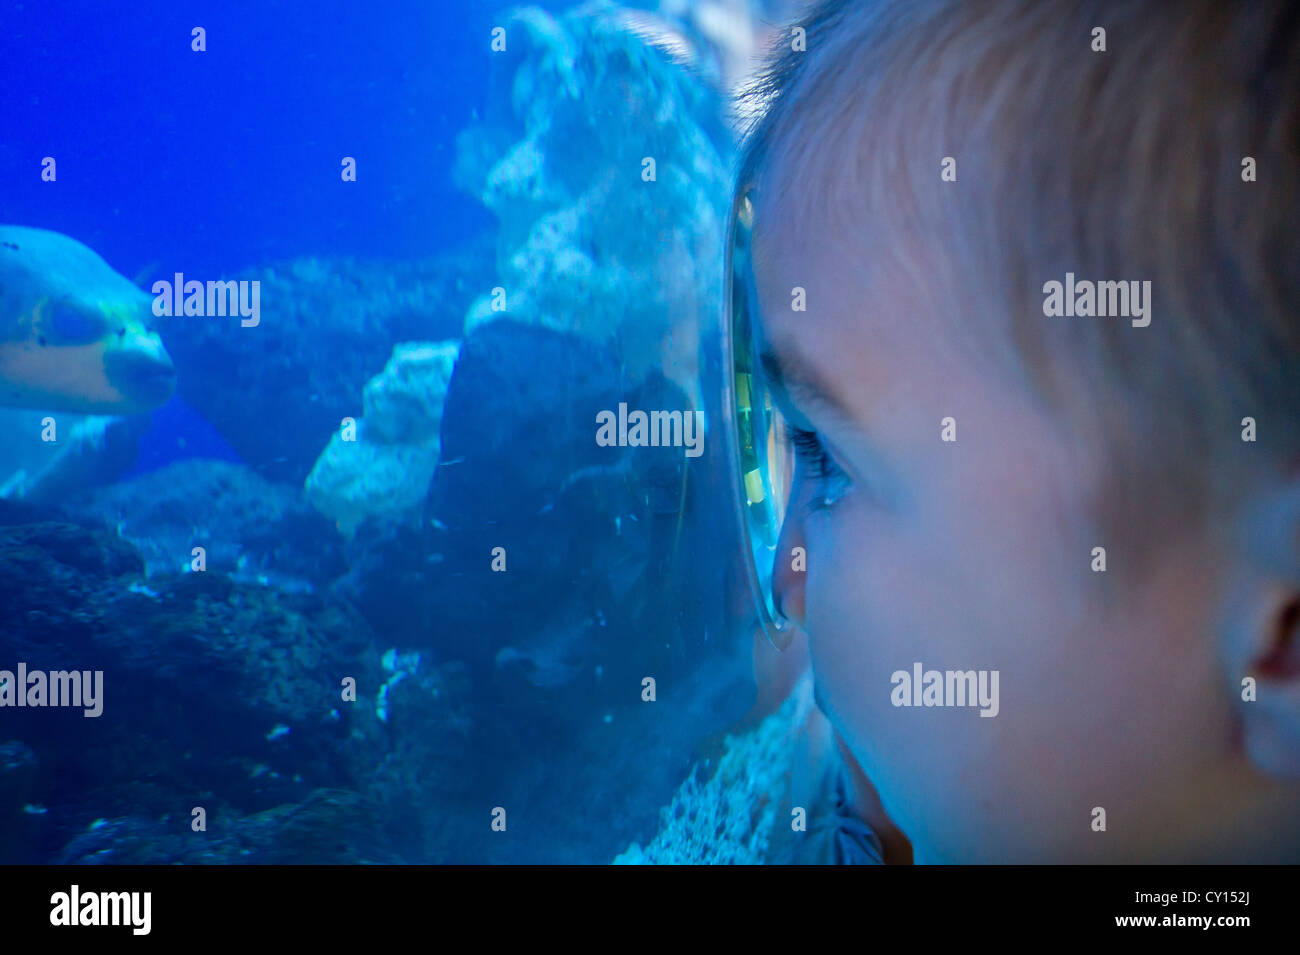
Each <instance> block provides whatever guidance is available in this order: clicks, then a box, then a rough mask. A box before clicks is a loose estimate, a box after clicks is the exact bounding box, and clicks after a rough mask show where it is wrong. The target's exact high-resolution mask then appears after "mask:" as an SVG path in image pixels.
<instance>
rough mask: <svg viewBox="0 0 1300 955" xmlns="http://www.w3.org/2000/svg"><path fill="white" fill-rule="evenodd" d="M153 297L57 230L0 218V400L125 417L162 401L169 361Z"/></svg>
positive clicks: (169, 380) (170, 375) (172, 385)
mask: <svg viewBox="0 0 1300 955" xmlns="http://www.w3.org/2000/svg"><path fill="white" fill-rule="evenodd" d="M153 319H154V316H153V308H152V298H151V297H150V296H149V295H148V294H147V293H146V292H144V291H143V290H142V289H140V288H138V287H137V286H135V285H133V284H132V283H131V282H130V280H128V279H127V278H125V277H124V276H122V275H120V274H118V273H117V272H115V271H113V269H112V268H111V267H109V265H108V263H106V262H105V261H104V260H103V259H102V258H100V256H99V255H98V254H96V253H95V252H94V251H92V250H91V249H90V248H88V247H87V246H85V245H83V244H82V243H80V242H78V241H77V240H75V239H72V238H70V237H68V236H66V235H63V234H61V233H58V232H52V231H49V230H46V229H35V228H29V227H27V226H16V225H0V405H3V406H8V407H15V408H38V409H41V410H48V411H68V412H75V413H78V414H113V415H126V414H135V413H139V412H144V411H149V410H152V409H153V408H156V407H158V406H160V405H162V404H163V403H165V402H166V401H167V400H168V399H169V398H170V397H171V396H172V394H173V393H174V392H175V390H176V367H175V365H174V364H173V363H172V359H171V356H170V355H168V354H167V349H166V348H164V347H163V343H162V340H161V339H160V338H159V337H158V334H157V332H156V331H154V329H153V327H152V322H153Z"/></svg>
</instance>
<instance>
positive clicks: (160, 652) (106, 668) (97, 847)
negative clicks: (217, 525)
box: [0, 522, 467, 862]
mask: <svg viewBox="0 0 1300 955" xmlns="http://www.w3.org/2000/svg"><path fill="white" fill-rule="evenodd" d="M142 569H143V567H142V561H141V560H140V558H139V556H138V555H137V554H136V553H135V551H134V548H133V547H132V546H131V545H130V544H129V543H127V542H126V541H123V540H121V539H119V538H117V537H116V536H114V535H112V534H110V533H109V532H107V531H104V530H100V529H97V528H86V527H79V526H76V525H71V524H66V523H53V522H45V523H39V524H28V525H9V526H3V527H0V578H2V579H5V580H11V581H22V586H17V587H6V588H3V589H0V619H3V620H4V621H5V624H6V625H5V627H4V628H3V629H2V630H0V669H8V670H10V671H16V664H17V663H19V662H21V663H24V664H25V665H26V669H27V672H28V673H31V672H34V671H37V670H45V671H54V670H72V669H75V670H81V671H86V670H89V671H101V672H102V674H103V676H102V697H101V702H102V712H101V715H100V716H99V717H98V718H86V716H85V715H84V713H83V709H82V708H51V707H32V706H27V707H22V708H16V707H15V708H10V707H5V708H4V710H0V714H2V715H3V717H4V725H5V737H6V738H7V739H10V740H14V741H16V742H17V743H20V744H21V745H22V746H23V747H26V748H27V750H30V752H31V753H32V754H34V758H35V760H36V761H37V764H38V765H39V767H40V772H39V773H38V774H37V776H36V778H35V780H34V782H33V783H32V784H31V785H28V786H27V787H26V788H27V792H26V793H24V797H23V798H24V801H25V803H26V802H30V803H31V804H33V805H36V806H39V807H42V810H43V811H42V812H41V813H39V814H32V813H24V814H23V815H22V816H21V817H19V818H18V820H17V824H18V825H20V826H21V827H23V829H22V831H21V832H19V833H18V834H17V838H16V840H15V844H29V845H33V848H32V849H31V851H30V854H29V856H28V857H26V858H23V859H21V860H14V861H23V862H47V861H52V860H53V859H54V858H56V857H59V856H60V854H61V853H62V852H63V850H62V848H61V847H63V846H65V845H67V844H68V843H70V842H71V843H72V845H71V846H70V847H69V848H68V851H67V853H66V855H65V858H67V859H69V861H72V860H76V861H94V859H93V858H92V857H93V856H96V854H99V855H100V861H127V860H131V859H135V860H143V859H148V860H149V861H169V862H170V861H186V860H190V861H194V860H195V859H196V858H197V854H199V853H200V852H201V851H202V850H201V849H200V848H199V847H201V846H202V845H203V844H204V842H205V841H208V840H211V841H214V842H216V843H220V844H222V845H224V846H226V847H227V848H226V849H222V850H221V852H223V853H224V852H227V851H228V849H229V846H230V845H234V844H238V845H239V846H241V847H244V848H247V847H249V846H251V845H252V844H253V843H255V842H257V841H258V840H259V839H263V836H265V841H266V843H267V846H266V848H264V849H256V848H255V849H254V852H253V855H252V858H249V857H248V855H247V854H244V856H243V857H242V859H241V860H240V861H275V860H279V861H306V860H308V859H311V860H315V861H357V859H358V858H365V859H369V860H376V859H382V858H385V856H384V853H389V855H390V856H391V855H392V854H393V853H395V852H396V851H397V849H398V847H399V846H400V842H398V843H394V842H391V841H387V840H388V836H387V835H386V831H388V830H391V829H392V828H393V826H394V820H393V818H392V817H391V816H390V815H388V814H387V813H381V814H380V816H378V817H359V818H358V819H357V820H354V822H353V823H351V824H349V825H353V824H354V825H356V826H362V827H367V826H368V827H370V828H369V829H368V835H367V837H366V840H353V841H352V842H348V843H347V845H343V846H334V843H333V842H331V841H330V840H333V839H335V837H336V834H340V833H345V832H348V831H352V830H349V829H348V828H347V826H345V825H344V824H343V823H342V822H341V821H340V820H339V817H337V816H334V815H329V814H326V815H325V816H320V817H319V819H318V822H319V825H320V827H321V828H319V829H314V824H313V825H309V824H308V823H307V822H305V821H303V820H304V814H310V813H313V812H315V810H311V809H310V807H311V806H312V805H314V804H315V801H316V800H317V798H318V797H317V796H316V795H313V794H318V793H319V791H321V790H331V791H337V790H346V791H347V792H348V793H351V794H352V795H350V796H348V797H347V799H346V800H345V802H346V803H347V804H351V803H355V802H357V800H363V801H364V803H365V804H366V805H378V806H387V805H402V806H410V805H415V804H418V801H419V800H420V799H424V798H428V797H429V794H430V793H433V794H435V795H436V794H440V793H442V792H444V790H446V789H448V788H452V787H454V785H455V783H456V780H457V776H456V774H454V773H444V774H442V775H439V776H438V777H436V778H423V779H418V780H417V779H415V778H414V777H413V776H412V775H411V774H412V773H413V772H414V769H413V767H414V766H416V765H419V766H421V767H428V766H430V765H432V764H433V763H434V762H435V761H437V760H444V761H454V760H455V759H456V758H457V757H458V754H462V753H463V751H464V748H465V747H464V744H463V742H462V741H463V739H464V738H465V734H466V732H467V729H466V725H467V724H466V718H465V717H464V716H463V715H462V714H461V708H462V707H463V705H464V695H465V691H464V690H463V687H462V684H463V681H461V682H457V681H454V680H452V681H449V680H448V679H446V678H444V676H443V671H442V670H440V669H438V668H434V667H433V666H432V664H431V663H422V664H421V665H420V666H419V667H417V668H416V669H415V670H414V671H413V672H412V674H411V676H410V677H409V678H408V679H407V680H406V681H404V682H403V684H402V685H401V687H399V688H397V689H398V690H400V692H390V693H388V694H387V696H388V700H387V707H388V711H389V712H388V718H387V720H381V719H380V717H379V716H378V714H377V712H376V709H377V707H376V703H377V700H378V696H379V692H380V687H382V686H384V685H385V681H386V680H390V679H391V674H387V673H386V672H385V670H384V668H383V666H382V665H381V658H382V656H383V654H382V651H381V650H380V647H379V644H378V642H377V641H376V639H375V637H374V634H373V633H372V632H371V631H370V629H369V628H368V627H367V625H366V624H365V622H364V621H363V620H361V619H360V618H359V617H357V615H356V614H355V612H354V611H351V610H350V609H349V608H348V607H346V606H345V605H339V604H331V603H327V602H325V601H324V600H322V599H320V598H318V597H313V596H309V595H302V594H288V593H284V592H282V591H278V590H275V589H273V588H269V587H263V586H259V585H256V584H241V583H239V582H236V581H233V580H231V579H230V578H229V577H226V576H224V575H221V574H215V573H192V574H187V575H185V576H183V577H161V578H154V579H152V580H150V581H149V583H148V584H147V585H146V584H144V582H143V579H142V576H141V571H142ZM448 672H453V671H448ZM348 678H351V679H353V680H355V681H356V699H355V702H351V701H349V700H347V699H345V696H344V688H345V684H344V681H345V680H346V679H348ZM415 714H418V721H417V720H416V719H413V718H412V716H413V715H415ZM11 748H12V744H11V745H10V749H11ZM399 748H400V751H401V752H402V753H403V754H406V755H405V756H404V757H403V764H402V765H400V766H398V765H394V764H393V762H392V760H393V754H394V752H396V751H397V749H399ZM5 751H6V752H8V751H9V749H6V750H5ZM23 752H26V750H24V751H23ZM22 762H23V764H24V765H26V764H27V763H29V762H30V760H28V759H26V758H24V760H23V761H22ZM19 768H21V767H19ZM24 778H26V777H24ZM15 779H17V777H15ZM14 791H15V792H16V791H17V789H16V788H15V790H14ZM358 804H359V803H358ZM195 805H200V806H203V807H204V808H205V809H206V810H207V812H208V826H209V834H208V835H206V836H205V835H204V834H202V833H192V831H191V830H190V821H191V819H190V810H191V809H192V807H194V806H195ZM295 807H297V808H295ZM303 807H307V808H303ZM348 812H351V810H348ZM259 814H264V815H263V821H264V822H265V823H266V825H265V826H262V825H261V823H258V822H257V817H258V815H259ZM265 814H270V815H265ZM277 814H278V815H277ZM272 817H274V818H272ZM10 818H11V819H12V814H11V815H10ZM367 818H369V819H370V822H366V819H367ZM131 820H135V821H131ZM276 820H279V821H278V822H277V821H276ZM295 820H297V821H296V822H295ZM109 823H111V824H110V825H109V827H108V832H107V833H104V832H100V830H101V829H102V828H103V827H104V826H105V825H106V824H109ZM372 824H373V825H372ZM258 826H261V828H258ZM294 826H297V827H298V828H299V830H301V834H300V835H299V836H293V837H292V838H291V837H290V835H289V834H287V833H286V829H287V828H289V829H291V828H293V827H294ZM403 826H406V827H408V828H402V827H403ZM268 827H271V828H275V829H276V830H277V832H278V835H276V836H275V838H271V837H270V836H267V835H266V833H267V832H268ZM409 827H415V828H416V829H418V828H419V823H418V821H416V820H414V819H410V818H408V819H407V820H406V822H404V823H403V822H400V821H399V824H398V828H399V829H401V830H402V831H401V833H400V838H406V837H407V836H410V834H411V831H413V830H411V829H410V828H409ZM235 829H242V830H243V831H242V834H241V835H240V838H239V839H238V840H237V839H235V835H234V830H235ZM131 833H135V834H136V835H135V836H132V835H131ZM168 833H169V834H170V838H171V842H170V843H169V841H168V838H164V836H165V835H166V834H168ZM250 833H252V834H255V835H256V838H253V835H250ZM114 834H116V835H120V836H121V837H122V839H123V840H126V841H129V840H128V837H129V838H131V839H137V837H138V839H137V845H136V847H135V848H134V849H131V850H129V851H127V850H126V842H125V841H124V843H123V852H121V853H119V854H118V855H113V856H112V857H111V859H107V857H103V856H102V853H103V851H104V850H105V846H106V845H111V844H113V840H112V839H109V838H108V837H109V836H112V835H114ZM417 835H418V836H419V838H424V836H425V835H427V833H423V830H419V833H417ZM241 840H242V841H241ZM312 840H314V841H315V844H314V846H313V844H309V843H311V841H312ZM345 841H346V840H345ZM150 846H153V847H154V848H149V847H150ZM169 846H170V848H169ZM332 847H333V848H332ZM385 847H387V848H385ZM354 850H355V855H354V854H353V853H354ZM362 850H366V851H364V852H363V851H362ZM214 851H215V850H214ZM150 853H161V854H162V855H161V857H160V856H157V855H153V854H150ZM214 858H223V859H227V860H228V861H235V858H233V857H230V856H228V855H222V854H221V853H217V855H216V856H214Z"/></svg>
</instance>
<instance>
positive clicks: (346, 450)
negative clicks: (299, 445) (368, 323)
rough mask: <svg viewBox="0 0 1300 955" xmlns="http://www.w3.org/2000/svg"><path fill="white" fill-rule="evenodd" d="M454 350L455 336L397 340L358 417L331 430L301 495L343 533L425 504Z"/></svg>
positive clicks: (456, 346) (368, 389) (370, 385)
mask: <svg viewBox="0 0 1300 955" xmlns="http://www.w3.org/2000/svg"><path fill="white" fill-rule="evenodd" d="M459 348H460V345H459V343H458V342H455V341H448V342H437V343H434V342H407V343H404V344H399V345H397V346H395V347H394V348H393V356H392V358H390V359H389V361H388V364H387V365H386V366H384V370H383V371H382V372H381V373H380V374H378V375H376V376H375V377H374V378H372V379H370V381H369V382H368V383H367V384H366V388H365V392H364V394H363V407H364V409H365V411H364V416H363V417H362V418H361V419H360V420H355V421H353V422H351V423H350V424H351V426H350V427H349V425H348V424H345V425H344V427H343V428H342V429H340V430H339V431H336V432H335V434H334V436H333V437H332V438H330V443H329V446H328V447H326V449H325V450H324V452H322V454H321V456H320V458H319V460H317V462H316V465H315V467H313V468H312V471H311V473H310V474H309V475H307V483H306V491H307V499H308V500H309V501H310V502H311V503H312V505H313V506H314V507H315V508H316V509H317V510H318V511H320V512H321V513H322V514H324V515H325V516H326V517H328V518H330V519H331V520H332V521H334V523H335V526H337V527H338V529H339V531H340V532H341V533H342V534H343V535H344V536H346V537H351V536H352V535H353V533H355V531H356V528H357V526H358V525H359V524H360V523H361V522H362V521H363V520H364V519H366V518H367V517H375V516H379V517H385V518H388V517H397V518H399V519H400V518H401V517H402V516H403V515H405V514H409V513H411V512H414V511H418V510H419V509H421V508H423V506H424V500H425V498H426V497H427V496H428V493H429V484H430V482H431V481H432V480H433V473H434V469H435V468H436V467H437V464H438V453H439V450H440V448H441V445H440V442H439V430H440V428H441V425H442V410H443V401H444V399H445V398H446V395H447V383H448V381H449V380H450V379H451V375H452V369H453V368H454V367H455V365H456V353H457V351H458V350H459Z"/></svg>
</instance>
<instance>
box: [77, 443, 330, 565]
mask: <svg viewBox="0 0 1300 955" xmlns="http://www.w3.org/2000/svg"><path fill="white" fill-rule="evenodd" d="M63 510H64V512H65V513H66V514H68V515H70V516H74V517H76V518H77V519H79V520H82V521H86V522H95V523H99V524H103V525H105V526H107V527H110V528H114V529H116V531H117V533H118V535H120V536H121V537H122V538H123V539H124V540H127V541H130V542H131V543H133V544H134V545H135V546H136V547H137V548H139V551H140V554H141V555H142V556H143V558H144V563H145V574H146V576H150V577H152V576H155V575H159V574H179V573H186V572H188V571H189V570H190V568H191V561H192V559H193V553H192V551H193V548H194V547H203V548H204V550H205V552H206V553H205V561H206V566H207V572H208V573H213V572H217V573H223V574H228V575H230V576H232V577H234V578H235V579H237V580H248V581H254V582H259V583H263V584H273V585H275V586H277V587H278V588H280V589H283V590H310V589H313V588H316V587H321V586H324V585H326V584H328V583H329V582H330V581H332V580H333V579H334V578H335V577H337V576H338V575H339V574H341V573H342V572H343V571H344V569H345V564H344V560H343V547H342V542H341V541H340V540H339V539H338V534H337V533H336V532H335V530H334V528H333V527H332V526H331V525H330V523H329V521H327V520H325V519H324V518H322V517H321V516H320V515H319V514H317V513H316V511H315V510H313V509H312V507H311V506H310V505H309V504H308V503H307V502H306V500H305V499H304V498H303V494H302V491H301V490H300V489H299V488H297V487H292V486H289V485H284V484H275V483H273V482H271V481H267V480H265V479H264V478H262V477H260V476H258V475H257V474H255V473H254V472H253V471H252V470H250V469H249V468H246V467H244V466H243V465H240V464H234V463H231V462H229V461H217V460H210V459H205V458H191V459H187V460H184V461H178V462H176V463H173V464H169V465H167V466H166V467H163V468H160V469H158V470H156V471H150V472H149V473H147V474H144V475H142V476H140V477H138V478H136V479H134V480H132V481H127V482H125V483H122V484H117V485H113V486H111V487H106V488H100V489H97V490H93V491H89V492H83V493H82V494H79V495H76V496H74V497H73V498H72V499H71V500H70V501H68V502H67V503H66V504H65V505H64V507H63Z"/></svg>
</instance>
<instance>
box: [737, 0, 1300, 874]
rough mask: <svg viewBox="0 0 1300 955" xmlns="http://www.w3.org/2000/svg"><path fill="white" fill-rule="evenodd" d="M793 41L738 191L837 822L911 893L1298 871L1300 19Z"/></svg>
mask: <svg viewBox="0 0 1300 955" xmlns="http://www.w3.org/2000/svg"><path fill="white" fill-rule="evenodd" d="M802 29H803V31H804V32H802V33H801V32H800V31H798V30H796V31H794V32H793V33H791V34H788V35H786V36H785V38H784V40H783V41H782V50H781V52H780V53H779V55H778V57H777V59H776V60H775V62H774V64H773V66H772V69H771V71H770V73H769V74H768V77H767V80H766V82H765V83H764V84H763V85H762V86H761V87H760V88H759V90H758V92H757V94H756V95H758V96H759V97H760V100H761V105H762V106H763V107H764V112H763V114H762V118H761V119H760V120H759V121H758V123H757V124H756V126H755V128H754V130H753V132H752V135H751V136H750V138H749V142H748V145H747V149H746V153H745V161H744V163H743V167H742V176H741V188H742V189H744V190H747V191H749V192H750V195H751V198H752V202H753V223H754V232H753V262H754V266H753V268H754V277H755V282H756V287H757V294H758V303H757V314H756V316H755V320H756V322H757V324H758V325H759V326H760V332H759V334H760V336H761V338H762V342H763V347H764V349H765V350H766V351H767V352H768V356H767V359H766V361H765V362H764V368H765V372H766V374H767V379H768V384H769V386H770V387H771V388H772V389H773V391H774V392H775V394H776V397H777V401H778V403H779V404H780V405H781V407H782V410H783V411H784V413H785V415H786V417H787V418H788V419H789V420H790V421H791V423H792V426H793V427H794V429H795V443H796V446H797V451H798V458H799V460H798V465H797V471H796V479H795V483H794V487H793V490H792V493H791V501H790V506H789V510H788V512H787V516H786V520H785V524H784V527H783V531H782V537H781V541H780V545H779V547H778V549H777V553H778V555H789V554H790V553H791V552H792V550H793V548H795V547H804V548H806V553H807V570H806V573H802V572H799V571H797V570H794V569H792V567H791V564H792V562H791V561H790V560H788V559H782V558H781V557H780V556H778V559H777V561H776V570H777V574H776V581H775V586H774V589H775V593H776V597H777V599H778V601H779V604H780V606H781V608H782V610H783V612H784V614H785V616H787V617H788V618H789V619H790V620H791V621H792V622H793V623H794V624H795V625H797V627H798V628H799V629H800V630H801V631H802V632H803V633H805V634H806V635H807V640H808V648H809V652H810V657H811V663H812V670H813V675H814V678H815V687H816V689H815V693H816V699H817V702H818V705H819V707H820V709H821V711H822V712H823V713H824V714H825V717H826V718H827V720H828V722H829V724H830V727H831V728H832V729H833V734H834V735H833V737H831V738H832V739H833V741H834V742H833V743H832V746H833V747H834V746H837V747H839V748H840V749H841V750H842V752H843V755H844V759H843V761H842V772H841V776H840V781H839V785H840V786H841V787H843V790H844V793H845V803H846V805H847V806H848V807H851V809H852V811H853V814H855V815H856V816H857V817H858V818H859V819H860V821H861V822H865V823H866V825H867V826H869V827H870V828H871V829H872V830H874V831H875V833H877V834H879V844H878V845H876V846H875V848H878V849H882V851H883V855H884V856H885V861H893V860H906V859H908V858H909V857H914V859H915V861H917V862H1083V861H1087V862H1092V861H1107V862H1110V861H1125V862H1174V861H1179V862H1181V861H1202V862H1236V861H1288V862H1295V861H1300V635H1298V634H1297V629H1298V627H1300V318H1298V317H1297V314H1296V304H1297V301H1300V297H1298V293H1300V254H1298V253H1300V250H1297V248H1296V240H1295V235H1296V233H1295V230H1296V226H1297V223H1300V192H1298V188H1300V155H1297V154H1298V153H1300V7H1297V6H1296V5H1295V4H1293V3H1291V2H1290V0H1258V2H1256V3H1252V4H1240V5H1237V4H1223V3H1221V2H1220V0H1185V2H1181V3H1171V4H1143V3H1127V2H1082V0H1079V2H1064V3H1039V2H1035V0H961V2H956V0H953V2H945V0H878V2H870V3H867V2H848V0H824V2H821V3H818V4H816V5H815V6H814V8H813V9H812V10H811V12H810V13H809V15H808V16H807V17H806V18H805V19H804V20H803V21H802ZM870 855H871V852H870V851H867V852H865V853H864V858H866V857H869V856H870Z"/></svg>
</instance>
